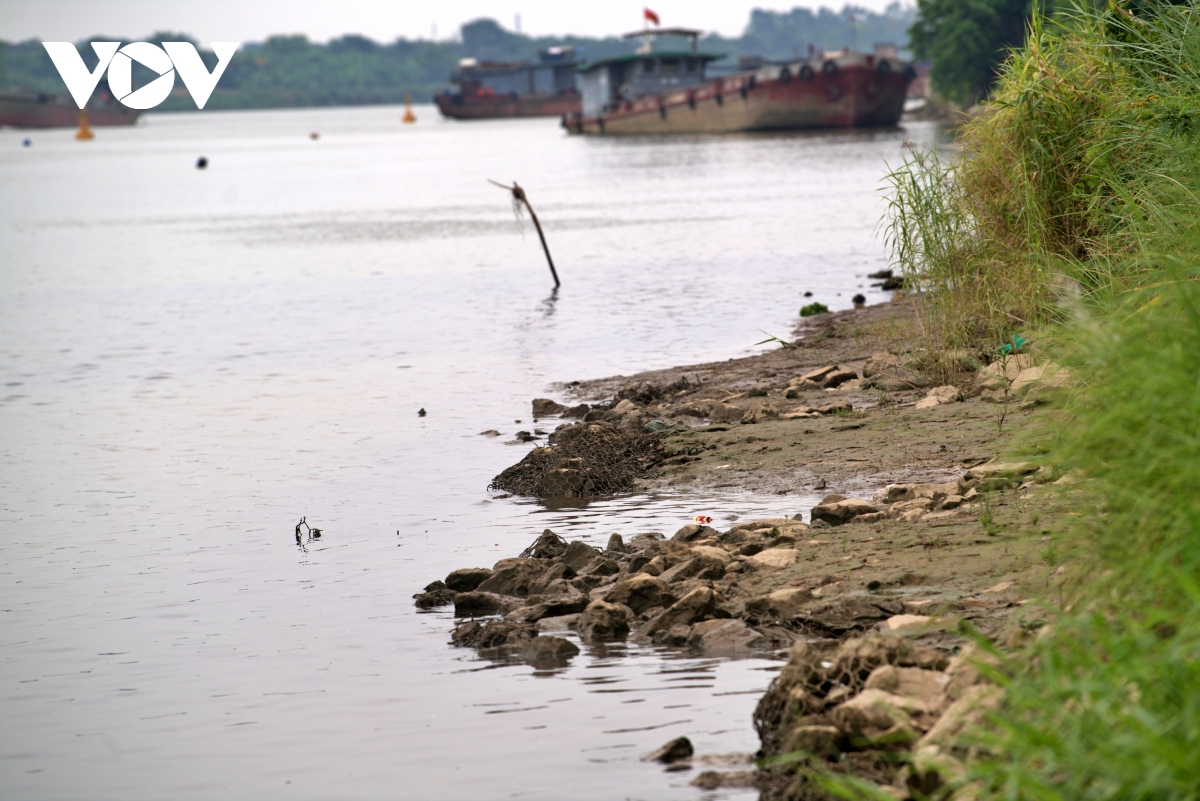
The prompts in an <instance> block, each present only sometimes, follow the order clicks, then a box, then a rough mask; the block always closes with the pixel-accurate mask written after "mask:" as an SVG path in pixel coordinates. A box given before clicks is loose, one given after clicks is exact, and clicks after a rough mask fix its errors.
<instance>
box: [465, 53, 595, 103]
mask: <svg viewBox="0 0 1200 801" xmlns="http://www.w3.org/2000/svg"><path fill="white" fill-rule="evenodd" d="M578 66H579V62H578V61H577V60H576V58H575V48H573V47H552V48H550V49H549V50H543V51H541V52H540V53H538V60H537V61H536V62H518V63H502V62H496V61H483V62H480V61H476V60H475V59H473V58H464V59H462V60H461V61H459V62H458V69H457V70H455V72H454V73H453V74H452V75H451V76H450V80H452V81H453V82H454V83H457V84H458V85H459V86H460V87H462V90H463V92H464V93H465V94H485V95H515V96H517V97H528V96H531V95H557V94H562V93H564V92H571V91H573V90H574V89H575V78H576V68H577V67H578Z"/></svg>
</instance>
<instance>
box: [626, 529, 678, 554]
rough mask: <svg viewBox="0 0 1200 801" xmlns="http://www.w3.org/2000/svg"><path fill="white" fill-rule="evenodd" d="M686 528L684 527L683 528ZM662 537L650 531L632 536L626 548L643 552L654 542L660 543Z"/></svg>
mask: <svg viewBox="0 0 1200 801" xmlns="http://www.w3.org/2000/svg"><path fill="white" fill-rule="evenodd" d="M685 528H686V526H685ZM662 541H663V535H662V534H659V533H658V532H657V531H650V532H646V533H644V534H634V535H633V536H632V537H630V539H629V544H628V545H627V546H626V548H627V550H629V551H634V552H637V551H644V550H646V549H647V548H649V547H650V546H651V545H653V544H654V543H656V542H662Z"/></svg>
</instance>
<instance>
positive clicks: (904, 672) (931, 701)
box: [863, 665, 950, 711]
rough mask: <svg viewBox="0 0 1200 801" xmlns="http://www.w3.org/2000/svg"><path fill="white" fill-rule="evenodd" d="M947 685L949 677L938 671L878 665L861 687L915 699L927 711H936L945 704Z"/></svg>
mask: <svg viewBox="0 0 1200 801" xmlns="http://www.w3.org/2000/svg"><path fill="white" fill-rule="evenodd" d="M949 684H950V676H949V675H948V674H946V673H943V672H942V671H940V670H923V669H921V668H912V667H896V666H895V665H880V666H879V667H877V668H875V669H874V670H872V671H871V675H870V676H868V677H867V681H866V684H864V685H863V687H864V689H867V690H883V691H885V692H889V693H891V694H893V695H901V696H904V697H905V698H915V699H917V700H919V701H920V702H921V703H922V704H924V705H925V707H926V708H928V709H929V710H931V711H937V710H939V709H941V708H942V706H944V705H945V703H946V689H947V687H948V686H949Z"/></svg>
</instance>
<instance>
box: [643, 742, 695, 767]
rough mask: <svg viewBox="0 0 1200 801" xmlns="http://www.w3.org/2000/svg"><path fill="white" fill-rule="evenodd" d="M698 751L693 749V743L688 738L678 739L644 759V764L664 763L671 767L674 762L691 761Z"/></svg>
mask: <svg viewBox="0 0 1200 801" xmlns="http://www.w3.org/2000/svg"><path fill="white" fill-rule="evenodd" d="M694 753H696V750H695V749H694V748H692V741H691V740H689V739H688V738H686V737H676V738H675V739H674V740H671V742H669V743H667V744H666V745H664V746H662V747H661V748H659V749H658V750H656V751H654V752H653V753H650V754H647V755H646V756H644V757H642V761H643V762H662V763H663V764H664V765H669V764H671V763H672V762H680V761H682V760H684V759H691V757H692V754H694Z"/></svg>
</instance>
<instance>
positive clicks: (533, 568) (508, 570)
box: [476, 559, 550, 598]
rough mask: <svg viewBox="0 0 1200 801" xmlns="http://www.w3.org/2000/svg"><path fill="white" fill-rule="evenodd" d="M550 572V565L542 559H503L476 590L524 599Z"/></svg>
mask: <svg viewBox="0 0 1200 801" xmlns="http://www.w3.org/2000/svg"><path fill="white" fill-rule="evenodd" d="M549 570H550V565H549V564H547V563H546V561H545V560H542V559H502V560H500V561H499V562H497V563H496V569H495V570H494V571H492V575H491V576H489V577H488V578H487V580H485V581H483V582H482V583H480V585H479V586H478V587H477V588H476V589H477V590H479V591H480V592H494V593H499V594H500V595H512V596H515V597H517V598H524V597H526V596H528V595H529V594H530V593H531V592H532V588H533V587H534V586H535V585H536V584H537V583H538V582H539V581H540V580H541V579H542V577H543V576H545V575H546V573H547V572H548V571H549Z"/></svg>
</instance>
